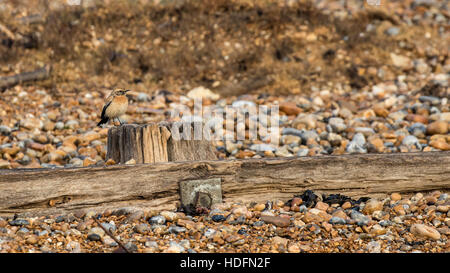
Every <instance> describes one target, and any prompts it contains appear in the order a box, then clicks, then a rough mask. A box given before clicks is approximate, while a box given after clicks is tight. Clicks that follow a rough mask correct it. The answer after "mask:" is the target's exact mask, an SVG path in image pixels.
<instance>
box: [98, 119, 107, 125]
mask: <svg viewBox="0 0 450 273" xmlns="http://www.w3.org/2000/svg"><path fill="white" fill-rule="evenodd" d="M108 120H109V118H108V117H104V118H102V120H100V122H99V123H98V124H97V126H102V125H103V124H105V123H107V122H108Z"/></svg>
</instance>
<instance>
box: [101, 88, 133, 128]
mask: <svg viewBox="0 0 450 273" xmlns="http://www.w3.org/2000/svg"><path fill="white" fill-rule="evenodd" d="M128 91H130V90H128V89H126V90H125V89H118V90H113V91H112V92H111V94H109V96H108V97H107V98H106V100H105V106H103V110H102V116H101V120H100V122H99V123H98V124H97V126H102V125H103V124H105V123H107V122H108V121H109V119H112V120H113V122H114V120H115V119H118V120H119V122H120V125H122V121H121V120H120V119H119V117H120V116H121V115H123V114H125V112H126V111H127V108H128V98H127V96H126V93H127V92H128Z"/></svg>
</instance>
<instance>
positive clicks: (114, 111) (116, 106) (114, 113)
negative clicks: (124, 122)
mask: <svg viewBox="0 0 450 273" xmlns="http://www.w3.org/2000/svg"><path fill="white" fill-rule="evenodd" d="M127 108H128V99H127V97H126V96H119V97H115V98H114V99H113V100H112V102H111V104H110V105H109V106H108V108H107V109H106V111H105V114H106V116H108V117H110V118H115V117H119V116H121V115H123V114H125V112H126V111H127Z"/></svg>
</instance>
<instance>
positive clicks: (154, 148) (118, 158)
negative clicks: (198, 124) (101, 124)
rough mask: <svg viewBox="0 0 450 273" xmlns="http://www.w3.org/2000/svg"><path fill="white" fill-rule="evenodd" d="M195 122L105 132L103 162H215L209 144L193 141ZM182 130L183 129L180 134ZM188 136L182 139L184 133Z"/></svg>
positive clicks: (112, 129)
mask: <svg viewBox="0 0 450 273" xmlns="http://www.w3.org/2000/svg"><path fill="white" fill-rule="evenodd" d="M194 127H195V124H194V123H177V124H175V123H166V122H165V123H159V124H156V123H154V124H146V125H136V124H126V125H122V126H118V127H113V128H111V129H110V130H109V131H108V147H107V155H106V159H107V160H108V159H113V160H114V161H115V162H116V163H122V164H123V163H126V162H127V161H129V160H131V159H134V160H135V161H136V163H138V164H140V163H159V162H169V161H194V160H215V159H217V157H216V155H215V153H214V150H215V149H214V147H213V146H212V144H211V142H210V141H207V140H195V139H194V137H193V136H194ZM183 129H184V130H185V131H184V132H183ZM186 130H188V131H189V134H190V135H191V137H186V138H185V139H183V138H182V135H183V133H188V132H187V131H186Z"/></svg>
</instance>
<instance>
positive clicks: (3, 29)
mask: <svg viewBox="0 0 450 273" xmlns="http://www.w3.org/2000/svg"><path fill="white" fill-rule="evenodd" d="M0 31H1V32H3V33H5V34H6V36H8V38H9V39H11V40H13V41H14V40H15V39H16V36H15V35H14V33H12V31H11V30H9V29H8V28H7V27H6V26H5V25H3V24H2V23H0Z"/></svg>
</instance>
